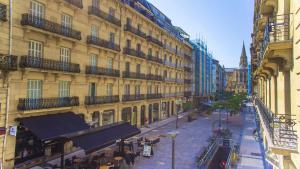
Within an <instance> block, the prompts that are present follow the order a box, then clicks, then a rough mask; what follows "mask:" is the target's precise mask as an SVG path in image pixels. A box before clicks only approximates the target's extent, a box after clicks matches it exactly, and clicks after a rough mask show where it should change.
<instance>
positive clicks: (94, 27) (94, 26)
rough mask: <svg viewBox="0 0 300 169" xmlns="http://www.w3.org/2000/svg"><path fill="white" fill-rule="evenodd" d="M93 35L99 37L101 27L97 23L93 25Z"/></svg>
mask: <svg viewBox="0 0 300 169" xmlns="http://www.w3.org/2000/svg"><path fill="white" fill-rule="evenodd" d="M91 36H92V37H96V38H98V37H99V27H98V26H97V25H92V26H91Z"/></svg>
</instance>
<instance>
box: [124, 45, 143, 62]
mask: <svg viewBox="0 0 300 169" xmlns="http://www.w3.org/2000/svg"><path fill="white" fill-rule="evenodd" d="M123 53H124V54H126V55H131V56H135V57H138V58H141V59H146V55H145V53H144V52H142V51H137V50H135V49H131V48H127V47H126V48H123Z"/></svg>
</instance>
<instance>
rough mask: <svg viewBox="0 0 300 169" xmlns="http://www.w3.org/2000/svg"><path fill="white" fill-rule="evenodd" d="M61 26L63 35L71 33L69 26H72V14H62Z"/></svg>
mask: <svg viewBox="0 0 300 169" xmlns="http://www.w3.org/2000/svg"><path fill="white" fill-rule="evenodd" d="M61 27H62V32H63V33H64V34H65V35H69V34H70V33H71V28H72V16H70V15H67V14H62V15H61Z"/></svg>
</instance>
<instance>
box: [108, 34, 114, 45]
mask: <svg viewBox="0 0 300 169" xmlns="http://www.w3.org/2000/svg"><path fill="white" fill-rule="evenodd" d="M109 42H110V43H111V44H114V43H115V33H113V32H110V33H109Z"/></svg>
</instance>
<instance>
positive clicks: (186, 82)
mask: <svg viewBox="0 0 300 169" xmlns="http://www.w3.org/2000/svg"><path fill="white" fill-rule="evenodd" d="M184 83H185V84H191V83H192V80H191V79H184Z"/></svg>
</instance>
